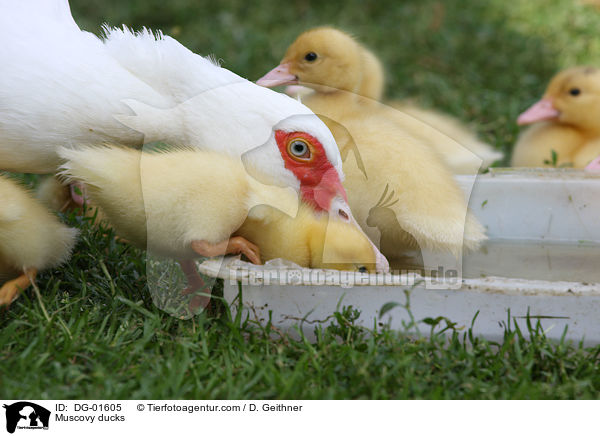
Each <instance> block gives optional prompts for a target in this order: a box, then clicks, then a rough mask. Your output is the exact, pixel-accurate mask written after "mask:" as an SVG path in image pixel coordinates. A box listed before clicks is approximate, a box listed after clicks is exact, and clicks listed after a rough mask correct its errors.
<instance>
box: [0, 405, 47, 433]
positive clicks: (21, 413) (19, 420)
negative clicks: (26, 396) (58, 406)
mask: <svg viewBox="0 0 600 436" xmlns="http://www.w3.org/2000/svg"><path fill="white" fill-rule="evenodd" d="M4 408H5V409H6V431H8V432H9V433H14V432H15V430H16V429H17V428H18V429H19V430H20V429H28V430H35V429H44V430H47V429H48V424H49V422H50V411H49V410H48V409H46V408H44V407H42V406H39V405H37V404H35V403H30V402H29V401H19V402H18V403H13V404H10V405H7V404H5V405H4Z"/></svg>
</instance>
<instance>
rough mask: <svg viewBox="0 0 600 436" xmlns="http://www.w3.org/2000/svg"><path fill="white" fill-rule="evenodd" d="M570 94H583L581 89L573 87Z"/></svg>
mask: <svg viewBox="0 0 600 436" xmlns="http://www.w3.org/2000/svg"><path fill="white" fill-rule="evenodd" d="M569 94H571V95H573V96H578V95H579V94H581V89H579V88H571V89H569Z"/></svg>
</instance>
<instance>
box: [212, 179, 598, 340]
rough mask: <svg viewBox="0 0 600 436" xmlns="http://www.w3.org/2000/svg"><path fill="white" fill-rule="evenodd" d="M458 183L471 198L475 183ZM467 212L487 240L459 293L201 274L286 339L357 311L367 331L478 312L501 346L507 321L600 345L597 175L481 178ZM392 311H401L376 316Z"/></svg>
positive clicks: (351, 281)
mask: <svg viewBox="0 0 600 436" xmlns="http://www.w3.org/2000/svg"><path fill="white" fill-rule="evenodd" d="M458 180H459V183H460V184H461V186H463V187H464V189H465V192H468V190H469V188H470V187H471V184H472V178H469V177H466V176H464V177H463V176H459V177H458ZM469 206H470V208H471V209H472V211H473V212H474V213H475V215H476V216H477V217H478V218H479V220H480V221H481V222H482V223H483V224H484V225H485V226H486V228H487V234H488V236H489V238H490V240H489V241H488V242H487V243H486V244H485V245H484V247H483V248H482V250H480V251H478V252H477V253H472V254H470V255H467V256H465V257H464V259H463V272H462V287H460V289H427V288H426V286H425V282H424V281H423V280H422V279H421V277H420V276H418V275H416V274H403V275H395V276H391V275H388V276H385V277H384V276H381V275H379V276H375V275H370V276H369V275H368V274H358V273H357V274H354V273H348V274H344V273H342V274H340V273H338V272H331V271H318V270H307V269H297V268H292V269H289V268H290V266H289V265H287V266H286V265H285V264H277V263H276V264H275V265H267V266H264V267H256V266H249V264H247V263H245V262H240V261H238V260H230V261H229V262H225V263H224V264H223V265H221V262H220V261H206V262H204V263H203V264H201V265H200V270H201V272H203V273H206V274H208V275H211V276H219V277H221V278H223V279H224V296H225V298H226V300H228V301H229V302H234V301H235V300H236V298H237V297H238V294H239V291H238V281H241V282H242V291H243V292H242V302H243V307H244V310H249V311H250V312H249V313H250V316H252V317H254V316H256V317H257V318H258V319H262V320H268V319H269V311H271V312H272V313H271V321H272V323H273V325H275V326H276V327H278V328H283V329H286V328H289V327H292V326H296V325H298V321H299V320H304V322H303V323H302V326H303V328H304V329H305V333H307V334H309V335H310V334H312V331H313V329H314V323H315V322H318V321H319V320H326V319H328V317H330V315H331V314H332V313H333V312H334V311H335V310H339V309H340V308H341V307H342V306H349V305H352V306H353V307H354V308H356V309H359V310H360V311H361V317H360V318H359V320H358V321H359V322H360V323H361V324H362V325H364V326H366V327H372V326H373V325H374V322H384V323H389V324H390V326H391V327H392V328H403V326H404V325H405V323H407V322H410V321H411V319H413V320H415V321H419V320H423V319H425V318H436V317H438V316H443V317H445V318H447V319H449V320H451V321H452V322H454V323H456V325H457V327H461V326H464V327H469V326H470V325H471V323H472V321H473V318H474V316H475V314H476V313H477V312H479V314H478V316H477V319H476V322H475V324H474V327H473V328H474V334H476V335H479V336H484V337H486V338H489V339H492V340H495V339H500V338H501V337H502V335H503V331H504V325H505V323H506V321H507V315H508V313H510V316H511V318H512V319H511V322H516V323H518V324H519V325H520V327H521V328H525V323H526V318H527V316H528V315H529V317H530V319H531V321H532V322H533V323H534V324H535V323H536V322H537V321H538V320H539V322H540V323H541V325H542V327H543V329H544V330H545V331H546V335H547V336H548V337H550V338H554V339H559V338H560V337H561V336H562V335H563V333H564V330H565V326H568V329H567V334H566V337H567V338H568V339H572V340H575V341H579V340H582V339H584V341H585V343H586V344H596V343H600V175H595V174H590V173H584V172H583V171H578V170H539V169H535V170H522V169H519V170H514V169H499V170H495V171H492V172H491V173H490V174H485V175H480V176H477V178H476V182H475V184H474V186H473V190H472V193H471V197H470V201H469ZM286 268H287V269H286ZM407 298H409V299H410V300H409V301H410V312H409V311H408V310H407V309H406V305H407V302H408V300H407ZM386 303H399V305H397V306H394V308H393V309H391V310H389V311H387V312H386V313H385V314H384V315H383V316H380V310H381V308H382V307H384V305H385V304H386ZM235 304H237V302H236V303H235ZM387 307H391V306H390V305H387ZM509 311H510V312H509ZM411 316H412V318H411ZM422 330H423V331H427V329H425V328H424V329H422Z"/></svg>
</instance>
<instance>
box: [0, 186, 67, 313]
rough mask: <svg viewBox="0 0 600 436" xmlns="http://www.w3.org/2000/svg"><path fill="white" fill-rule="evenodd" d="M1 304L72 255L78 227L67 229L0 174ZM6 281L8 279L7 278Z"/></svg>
mask: <svg viewBox="0 0 600 436" xmlns="http://www.w3.org/2000/svg"><path fill="white" fill-rule="evenodd" d="M0 204H2V207H1V208H0V283H2V282H5V281H6V283H4V285H3V286H2V288H0V306H2V305H8V304H10V303H11V302H12V301H13V300H14V299H15V298H16V297H17V296H18V294H19V292H20V291H22V290H24V289H26V288H27V287H28V286H29V284H30V283H31V282H32V281H33V280H34V279H35V276H36V274H37V272H38V271H41V270H43V269H46V268H52V267H55V266H57V265H59V264H61V263H62V262H64V261H65V260H66V259H68V257H69V256H70V254H71V250H72V249H73V246H74V245H75V241H76V238H77V230H75V229H71V228H68V227H67V226H65V225H64V224H62V223H61V222H60V221H59V220H58V219H57V218H56V217H55V216H54V215H52V214H51V213H50V212H48V210H46V209H45V208H44V207H43V206H42V205H41V204H40V203H38V202H37V201H36V200H35V199H34V198H33V197H32V196H31V195H30V194H29V193H28V192H27V191H26V190H25V189H24V188H22V187H21V186H19V185H18V184H16V183H14V182H13V181H11V180H9V179H8V178H6V177H2V176H0ZM7 280H9V281H7Z"/></svg>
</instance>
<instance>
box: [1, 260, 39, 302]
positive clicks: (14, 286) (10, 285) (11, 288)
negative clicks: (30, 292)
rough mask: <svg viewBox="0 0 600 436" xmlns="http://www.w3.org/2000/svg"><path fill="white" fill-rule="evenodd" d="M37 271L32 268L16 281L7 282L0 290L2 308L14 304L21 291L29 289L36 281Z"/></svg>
mask: <svg viewBox="0 0 600 436" xmlns="http://www.w3.org/2000/svg"><path fill="white" fill-rule="evenodd" d="M36 274H37V270H35V269H34V268H30V269H28V270H26V271H24V272H23V274H22V275H20V276H19V277H17V278H16V279H13V280H10V281H9V282H6V283H5V284H4V285H3V286H2V288H0V306H8V305H9V304H10V303H12V302H13V301H14V300H15V299H16V298H17V297H18V296H19V293H20V292H21V291H24V290H25V289H27V288H28V287H29V285H30V284H31V282H32V281H33V280H34V279H35V276H36Z"/></svg>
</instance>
